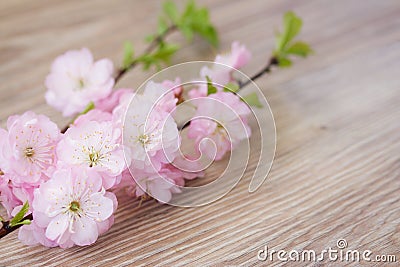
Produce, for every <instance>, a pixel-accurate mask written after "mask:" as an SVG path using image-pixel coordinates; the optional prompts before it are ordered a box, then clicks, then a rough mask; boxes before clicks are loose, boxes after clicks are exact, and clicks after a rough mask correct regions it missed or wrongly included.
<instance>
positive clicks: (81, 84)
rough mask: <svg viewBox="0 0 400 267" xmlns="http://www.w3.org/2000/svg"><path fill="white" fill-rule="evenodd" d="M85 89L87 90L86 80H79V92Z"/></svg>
mask: <svg viewBox="0 0 400 267" xmlns="http://www.w3.org/2000/svg"><path fill="white" fill-rule="evenodd" d="M83 88H85V80H84V79H83V78H80V79H79V80H78V90H82V89H83Z"/></svg>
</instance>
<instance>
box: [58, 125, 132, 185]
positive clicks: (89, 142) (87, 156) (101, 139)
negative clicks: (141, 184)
mask: <svg viewBox="0 0 400 267" xmlns="http://www.w3.org/2000/svg"><path fill="white" fill-rule="evenodd" d="M120 140H121V129H119V128H114V127H113V124H112V122H111V121H103V122H97V121H87V122H85V123H82V124H79V125H77V126H73V127H71V128H69V129H68V130H67V132H66V133H65V136H64V139H63V140H61V141H60V143H59V144H58V146H57V155H58V158H59V160H60V161H62V162H63V163H66V164H72V165H79V166H84V167H86V168H87V169H88V171H89V172H97V173H99V174H100V175H101V177H102V178H103V186H104V187H105V188H106V189H108V188H111V187H112V186H114V185H115V184H117V183H118V182H119V179H120V178H121V177H120V174H121V173H122V171H123V170H124V169H125V166H126V164H125V159H124V153H123V149H122V146H121V144H120Z"/></svg>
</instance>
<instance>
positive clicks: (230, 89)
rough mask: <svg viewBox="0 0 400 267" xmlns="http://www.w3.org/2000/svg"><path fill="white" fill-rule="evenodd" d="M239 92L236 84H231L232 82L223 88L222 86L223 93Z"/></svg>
mask: <svg viewBox="0 0 400 267" xmlns="http://www.w3.org/2000/svg"><path fill="white" fill-rule="evenodd" d="M238 90H239V85H238V84H236V83H232V82H230V83H227V84H225V86H224V92H231V93H232V92H234V93H235V92H237V91H238Z"/></svg>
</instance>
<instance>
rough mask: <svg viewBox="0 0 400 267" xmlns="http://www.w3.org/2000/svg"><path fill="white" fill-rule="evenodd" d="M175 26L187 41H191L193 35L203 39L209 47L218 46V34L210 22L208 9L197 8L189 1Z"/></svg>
mask: <svg viewBox="0 0 400 267" xmlns="http://www.w3.org/2000/svg"><path fill="white" fill-rule="evenodd" d="M176 25H177V26H178V29H179V30H180V31H181V32H182V33H183V34H184V35H185V37H186V38H187V39H188V40H191V39H192V36H193V34H194V33H195V34H198V35H200V36H201V37H203V38H204V39H205V40H206V41H208V42H209V43H210V44H211V45H213V46H217V45H218V34H217V31H216V29H215V27H214V26H213V24H212V23H211V22H210V16H209V13H208V9H207V8H198V7H197V6H196V4H195V3H194V1H189V2H188V3H187V5H186V7H185V10H184V12H183V14H182V16H181V17H180V19H179V21H178V22H177V23H176Z"/></svg>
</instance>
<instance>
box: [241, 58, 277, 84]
mask: <svg viewBox="0 0 400 267" xmlns="http://www.w3.org/2000/svg"><path fill="white" fill-rule="evenodd" d="M278 64H279V62H278V60H277V58H276V57H274V56H273V57H271V59H270V60H269V62H268V64H267V65H266V66H265V67H264V68H263V69H261V70H260V71H259V72H257V73H256V74H254V75H253V76H251V77H250V79H249V80H247V81H245V82H242V81H238V84H239V90H241V89H243V88H244V87H246V86H247V85H249V84H250V83H251V82H252V81H255V80H257V79H258V78H260V77H262V76H263V75H264V74H266V73H269V72H271V68H272V67H273V66H277V65H278Z"/></svg>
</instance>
